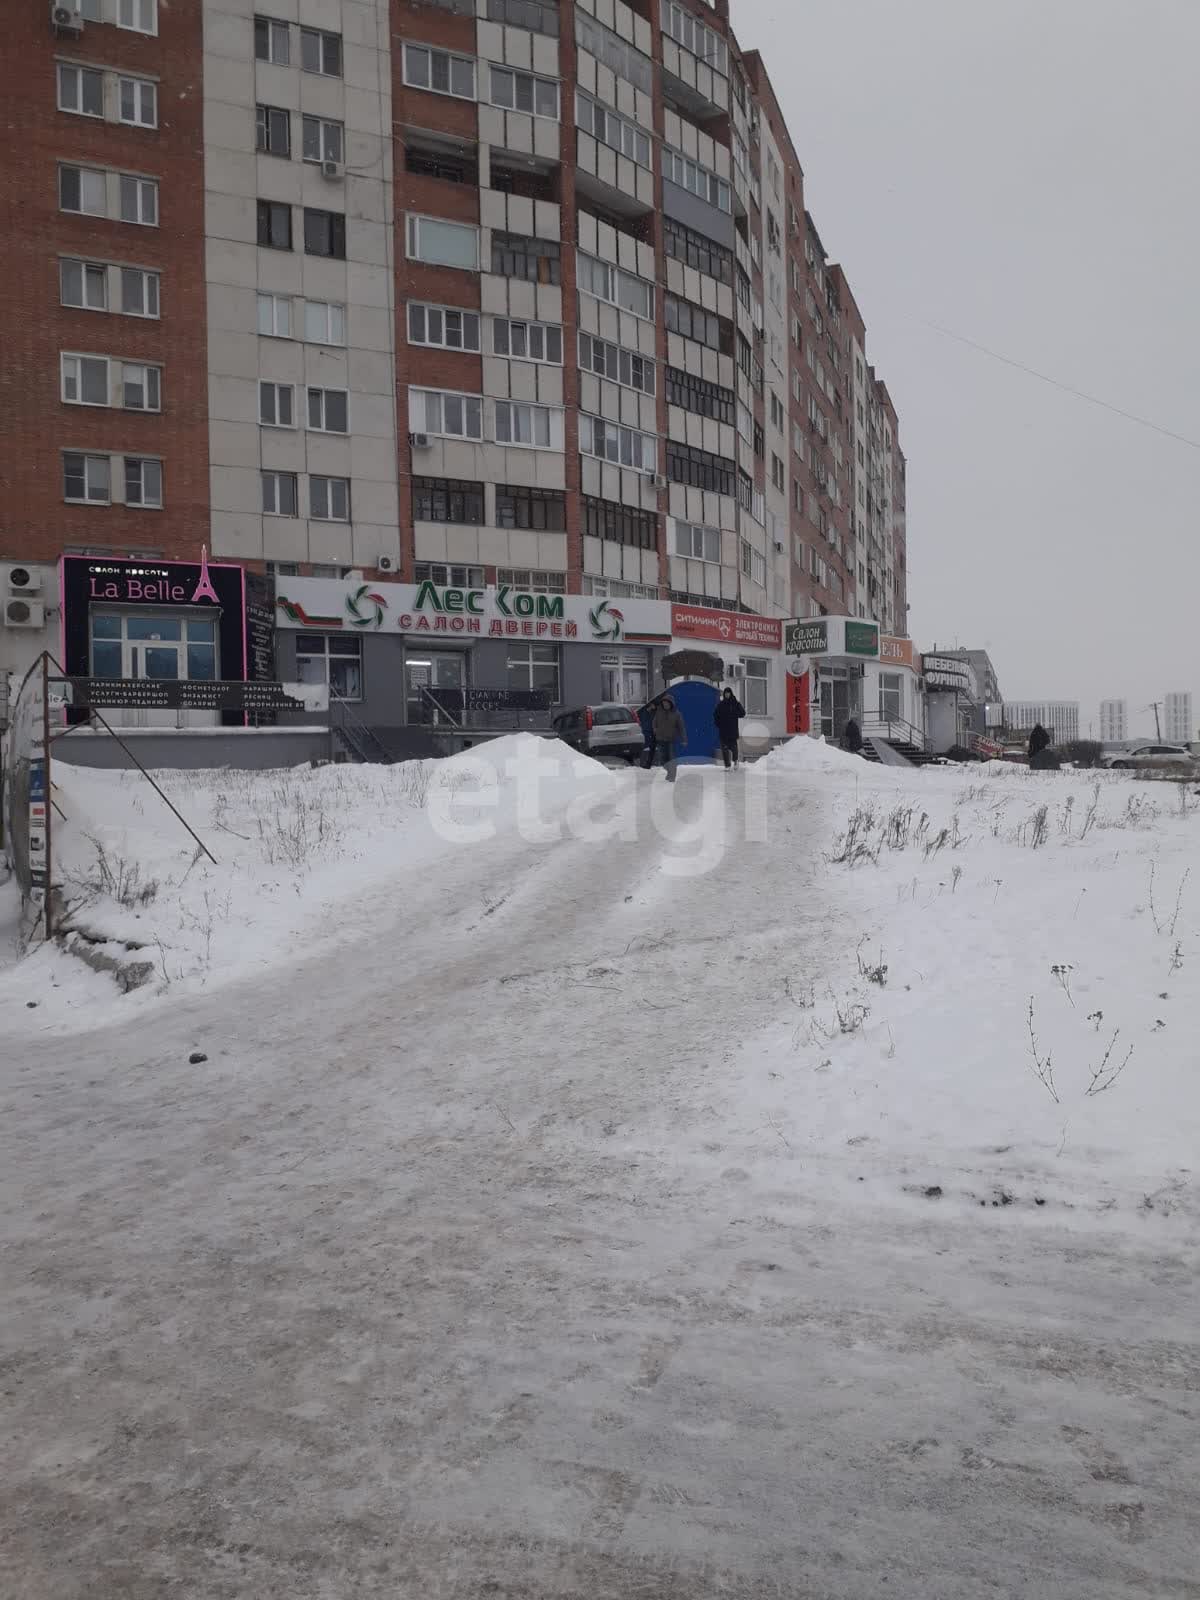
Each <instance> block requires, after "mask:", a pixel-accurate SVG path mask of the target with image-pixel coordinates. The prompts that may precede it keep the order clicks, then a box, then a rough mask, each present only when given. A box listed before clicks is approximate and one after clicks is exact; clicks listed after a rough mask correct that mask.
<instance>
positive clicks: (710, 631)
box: [671, 605, 783, 650]
mask: <svg viewBox="0 0 1200 1600" xmlns="http://www.w3.org/2000/svg"><path fill="white" fill-rule="evenodd" d="M671 636H672V638H675V639H712V640H714V641H716V643H718V644H738V645H748V646H750V647H752V648H755V649H759V650H782V649H783V623H782V622H780V621H779V619H778V618H776V617H753V616H751V615H750V614H749V613H748V612H745V611H717V610H713V609H710V608H709V607H708V606H681V605H672V606H671Z"/></svg>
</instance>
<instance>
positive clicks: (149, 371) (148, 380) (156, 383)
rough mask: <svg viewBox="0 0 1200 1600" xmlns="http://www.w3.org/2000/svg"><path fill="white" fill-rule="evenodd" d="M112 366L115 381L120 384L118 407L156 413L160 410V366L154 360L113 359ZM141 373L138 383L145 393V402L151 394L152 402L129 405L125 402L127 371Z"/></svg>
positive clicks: (127, 380)
mask: <svg viewBox="0 0 1200 1600" xmlns="http://www.w3.org/2000/svg"><path fill="white" fill-rule="evenodd" d="M112 366H113V367H114V368H115V369H116V381H117V383H118V384H119V385H120V389H119V391H118V392H119V394H120V397H121V405H120V409H121V410H122V411H148V412H153V413H156V414H157V413H158V412H160V411H161V410H162V372H163V369H162V367H161V366H160V365H159V364H158V363H157V362H154V361H114V362H113V363H112ZM139 372H140V373H143V374H144V377H143V378H142V379H140V380H139V381H140V384H141V388H142V390H143V392H144V393H145V396H146V399H147V402H149V400H150V398H151V395H152V394H153V398H154V404H153V405H150V404H146V405H144V406H131V405H127V404H126V403H125V387H126V385H127V384H128V383H129V381H130V379H129V377H128V376H127V374H129V373H139Z"/></svg>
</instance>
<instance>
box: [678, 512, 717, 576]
mask: <svg viewBox="0 0 1200 1600" xmlns="http://www.w3.org/2000/svg"><path fill="white" fill-rule="evenodd" d="M675 554H676V555H677V556H683V557H684V558H685V559H686V560H688V561H705V562H708V563H709V564H710V565H712V566H718V567H719V566H720V565H721V530H720V528H710V527H707V526H704V525H702V524H700V523H697V522H680V521H679V520H678V519H676V521H675Z"/></svg>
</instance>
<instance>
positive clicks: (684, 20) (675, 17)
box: [661, 0, 729, 77]
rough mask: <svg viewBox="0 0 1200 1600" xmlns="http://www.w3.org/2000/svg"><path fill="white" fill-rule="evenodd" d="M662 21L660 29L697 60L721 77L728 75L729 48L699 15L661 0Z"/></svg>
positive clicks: (668, 1)
mask: <svg viewBox="0 0 1200 1600" xmlns="http://www.w3.org/2000/svg"><path fill="white" fill-rule="evenodd" d="M706 3H708V0H706ZM661 25H662V31H663V32H664V33H665V34H667V35H668V37H670V38H672V39H674V41H675V43H676V44H677V45H680V46H681V47H682V48H683V49H684V50H686V51H688V52H689V54H691V55H693V56H695V57H696V59H697V61H704V62H707V63H708V65H709V66H710V67H712V68H713V70H714V71H716V72H719V73H720V74H721V76H722V77H728V76H729V48H728V46H727V45H726V43H725V40H724V39H722V37H721V35H720V34H719V33H716V32H714V30H713V29H712V28H707V27H705V25H704V23H703V22H701V21H700V19H699V18H698V17H694V16H693V15H692V13H691V12H690V11H685V10H684V8H683V7H682V6H679V5H676V4H675V3H674V0H662V12H661Z"/></svg>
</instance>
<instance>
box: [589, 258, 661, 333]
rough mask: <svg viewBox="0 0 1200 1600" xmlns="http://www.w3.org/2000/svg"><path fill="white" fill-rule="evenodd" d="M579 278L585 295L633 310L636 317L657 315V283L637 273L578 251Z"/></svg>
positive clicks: (649, 317) (625, 309)
mask: <svg viewBox="0 0 1200 1600" xmlns="http://www.w3.org/2000/svg"><path fill="white" fill-rule="evenodd" d="M575 279H576V283H577V286H578V288H579V290H580V292H581V293H583V294H594V295H595V296H596V297H597V299H599V300H607V301H608V302H609V303H610V304H611V305H614V306H620V307H621V308H622V310H624V311H632V312H633V314H634V316H635V317H645V318H647V319H651V318H653V316H654V285H653V284H652V283H647V281H646V279H645V278H639V277H638V276H637V275H636V274H635V273H632V272H623V271H622V270H621V268H620V267H612V266H609V264H608V262H607V261H598V260H597V259H596V257H595V256H587V255H584V254H583V252H582V251H577V252H576V256H575Z"/></svg>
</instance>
